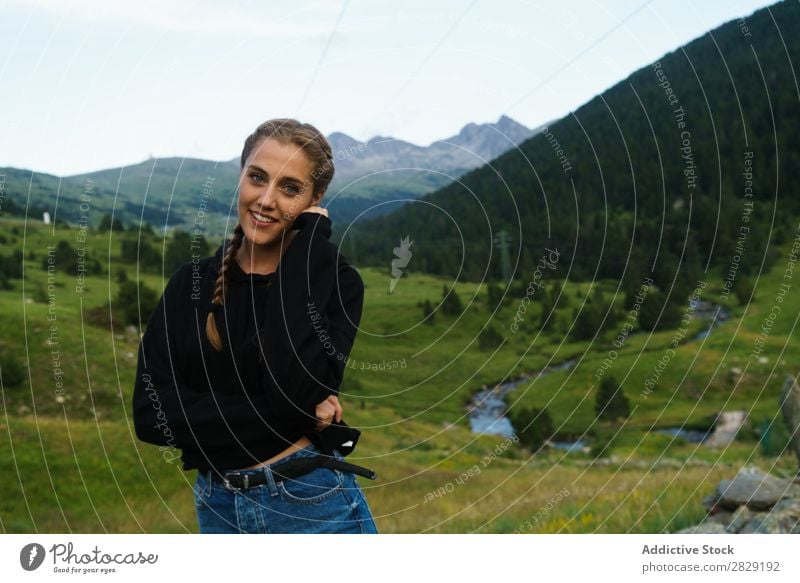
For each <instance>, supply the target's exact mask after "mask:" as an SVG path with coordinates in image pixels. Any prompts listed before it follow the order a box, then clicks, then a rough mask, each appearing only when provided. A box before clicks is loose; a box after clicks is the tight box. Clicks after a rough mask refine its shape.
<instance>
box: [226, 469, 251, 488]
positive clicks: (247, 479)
mask: <svg viewBox="0 0 800 583" xmlns="http://www.w3.org/2000/svg"><path fill="white" fill-rule="evenodd" d="M229 476H241V477H242V478H243V479H244V484H242V488H241V489H242V490H246V489H247V488H248V487H249V486H250V474H240V473H239V472H225V475H223V476H222V484H223V485H224V486H225V489H226V490H230V491H232V492H234V491H236V490H239V489H240V488H238V487H236V486H233V485H232V484H231V481H230V479H229Z"/></svg>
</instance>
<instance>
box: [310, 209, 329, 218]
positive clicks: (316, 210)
mask: <svg viewBox="0 0 800 583" xmlns="http://www.w3.org/2000/svg"><path fill="white" fill-rule="evenodd" d="M303 212H304V213H319V214H321V215H325V216H326V217H327V216H328V209H326V208H322V207H321V206H310V207H308V208H307V209H305V210H304V211H303ZM329 218H330V217H329Z"/></svg>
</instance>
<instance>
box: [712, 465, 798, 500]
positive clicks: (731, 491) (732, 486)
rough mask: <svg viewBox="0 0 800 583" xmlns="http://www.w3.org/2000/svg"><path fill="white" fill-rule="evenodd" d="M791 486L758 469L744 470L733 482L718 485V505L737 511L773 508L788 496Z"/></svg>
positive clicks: (724, 481) (722, 482) (723, 482)
mask: <svg viewBox="0 0 800 583" xmlns="http://www.w3.org/2000/svg"><path fill="white" fill-rule="evenodd" d="M789 487H790V484H789V482H788V481H787V480H780V479H778V478H775V477H774V476H769V475H767V474H765V473H764V472H762V471H761V470H759V469H758V468H743V469H742V470H740V471H739V473H738V474H737V475H736V477H735V478H734V479H733V480H722V481H720V483H719V484H717V489H716V496H717V499H718V504H719V505H720V506H722V507H723V508H729V509H731V510H735V509H736V508H738V507H739V506H743V505H746V506H747V507H748V508H750V509H751V510H766V509H768V508H771V507H772V505H773V504H775V503H776V502H777V501H778V500H780V499H781V498H784V497H786V496H787V494H788V491H789Z"/></svg>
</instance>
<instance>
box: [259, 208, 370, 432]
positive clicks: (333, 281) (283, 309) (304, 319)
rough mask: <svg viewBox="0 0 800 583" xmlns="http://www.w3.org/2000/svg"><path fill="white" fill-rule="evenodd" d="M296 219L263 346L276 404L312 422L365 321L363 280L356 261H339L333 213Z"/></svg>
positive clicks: (294, 419) (301, 422) (334, 390)
mask: <svg viewBox="0 0 800 583" xmlns="http://www.w3.org/2000/svg"><path fill="white" fill-rule="evenodd" d="M294 227H295V228H296V229H298V232H297V233H296V235H295V236H294V239H293V240H292V242H291V244H290V245H289V247H288V249H287V250H286V251H285V252H284V254H283V257H282V258H281V260H280V262H279V264H278V269H277V272H276V274H275V275H276V277H275V279H274V280H273V289H272V290H271V291H270V293H269V296H268V300H267V311H268V313H267V318H266V322H267V324H266V327H265V329H264V330H262V331H261V332H260V333H259V336H260V338H261V345H260V349H261V351H262V354H263V355H264V356H265V357H266V362H267V363H268V364H267V365H266V366H265V375H266V378H267V380H268V381H269V380H270V379H271V380H272V383H273V384H274V387H275V389H273V390H272V391H268V393H272V394H273V397H272V399H271V404H272V406H273V409H272V411H275V412H280V414H281V415H282V416H284V417H285V418H286V419H287V420H290V422H291V423H292V424H293V426H299V427H302V428H308V429H310V430H313V429H314V428H315V425H316V421H317V419H316V416H315V410H316V406H317V404H318V403H320V402H322V401H324V400H325V399H326V398H327V397H328V396H329V395H338V393H339V387H340V385H341V383H342V378H343V376H344V369H345V366H346V363H347V359H348V357H349V355H350V351H351V349H352V346H353V343H354V342H355V337H356V333H357V331H358V326H359V323H360V321H361V311H362V307H363V302H364V283H363V281H362V279H361V276H360V275H359V273H358V271H356V269H355V268H353V267H352V266H350V265H347V264H346V263H344V262H342V263H340V261H339V253H338V249H337V248H336V246H335V245H334V244H333V243H331V242H330V241H329V237H330V234H331V221H330V219H329V218H328V217H327V216H325V215H322V214H319V213H313V212H304V213H301V214H300V215H299V216H298V217H297V219H296V220H295V223H294ZM262 362H263V361H262ZM265 389H266V388H265Z"/></svg>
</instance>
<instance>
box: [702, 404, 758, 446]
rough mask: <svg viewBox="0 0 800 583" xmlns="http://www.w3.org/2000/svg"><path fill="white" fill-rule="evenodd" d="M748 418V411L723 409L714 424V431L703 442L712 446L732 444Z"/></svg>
mask: <svg viewBox="0 0 800 583" xmlns="http://www.w3.org/2000/svg"><path fill="white" fill-rule="evenodd" d="M746 420H747V412H746V411H723V412H722V413H720V414H719V416H718V417H717V422H716V423H715V424H714V433H712V434H711V436H709V437H708V439H706V440H705V441H704V442H703V444H704V445H708V446H710V447H725V446H728V445H730V443H731V442H732V441H733V438H734V437H736V434H737V433H738V432H739V429H741V427H742V425H744V422H745V421H746Z"/></svg>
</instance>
